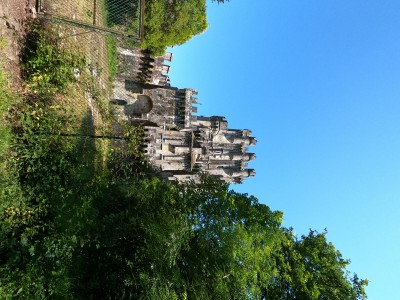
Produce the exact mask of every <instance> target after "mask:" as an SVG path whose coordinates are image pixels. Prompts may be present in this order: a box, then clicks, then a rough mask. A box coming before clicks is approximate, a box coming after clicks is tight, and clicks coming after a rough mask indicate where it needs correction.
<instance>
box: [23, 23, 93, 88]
mask: <svg viewBox="0 0 400 300" xmlns="http://www.w3.org/2000/svg"><path fill="white" fill-rule="evenodd" d="M24 45H25V47H24V49H23V52H22V53H23V54H22V61H23V67H24V73H25V76H26V81H27V82H28V87H29V88H30V90H31V91H32V92H34V93H36V94H41V95H42V96H45V95H49V94H54V93H61V92H63V91H64V89H65V88H66V86H67V84H68V83H69V82H72V81H74V80H75V73H74V72H80V70H83V68H84V65H85V61H84V59H83V58H82V57H80V56H78V55H76V53H75V52H74V51H72V50H69V49H67V48H63V47H62V41H61V40H60V39H58V38H57V33H56V32H51V31H49V30H43V28H42V27H41V26H40V24H38V23H34V22H32V23H30V30H29V33H28V34H27V36H26V41H25V43H24Z"/></svg>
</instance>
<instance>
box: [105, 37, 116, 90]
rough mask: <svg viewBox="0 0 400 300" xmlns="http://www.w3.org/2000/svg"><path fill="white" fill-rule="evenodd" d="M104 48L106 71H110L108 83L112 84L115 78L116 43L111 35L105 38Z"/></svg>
mask: <svg viewBox="0 0 400 300" xmlns="http://www.w3.org/2000/svg"><path fill="white" fill-rule="evenodd" d="M106 46H107V54H108V69H109V71H110V77H109V82H114V80H115V77H116V76H117V57H118V53H117V42H116V41H115V39H114V37H112V36H111V35H107V36H106Z"/></svg>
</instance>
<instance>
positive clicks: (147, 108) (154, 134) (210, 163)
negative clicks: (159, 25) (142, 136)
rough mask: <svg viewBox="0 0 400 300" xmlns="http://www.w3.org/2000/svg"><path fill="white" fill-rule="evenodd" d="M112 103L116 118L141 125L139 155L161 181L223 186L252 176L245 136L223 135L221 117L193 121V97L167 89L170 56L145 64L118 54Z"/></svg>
mask: <svg viewBox="0 0 400 300" xmlns="http://www.w3.org/2000/svg"><path fill="white" fill-rule="evenodd" d="M118 52H119V66H118V69H119V70H118V74H119V75H118V76H117V78H116V80H115V82H114V89H113V100H112V103H114V104H116V105H117V106H116V110H117V112H118V113H119V115H120V116H121V117H122V118H125V119H127V120H129V121H130V122H131V123H132V124H133V125H137V124H141V125H142V126H143V127H144V128H145V131H146V133H147V143H146V145H145V152H146V155H147V158H148V160H149V161H150V162H151V163H152V165H153V166H154V167H155V168H156V169H157V170H158V172H159V174H160V176H161V177H163V178H165V179H167V180H170V181H173V180H178V181H185V180H195V181H197V180H198V179H199V174H200V173H201V172H206V173H208V174H210V175H211V176H213V177H216V178H219V179H221V180H223V181H225V182H228V183H241V182H242V181H243V179H244V178H247V177H252V176H254V175H255V172H254V170H253V169H247V164H248V162H249V161H251V160H253V159H254V158H255V155H254V154H253V153H248V152H247V151H248V146H252V145H255V144H256V139H255V138H254V137H252V136H251V131H250V130H247V129H244V130H239V129H229V128H228V122H227V121H226V119H225V117H219V116H212V117H202V116H196V115H195V113H197V107H196V104H197V91H196V90H193V89H178V88H176V87H171V85H170V80H169V77H168V72H169V68H170V67H169V66H168V65H165V61H171V60H172V54H170V53H166V54H165V56H163V57H157V58H151V57H150V55H149V54H148V53H147V52H145V51H143V50H137V49H135V50H131V49H123V48H119V49H118Z"/></svg>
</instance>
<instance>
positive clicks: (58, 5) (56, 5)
mask: <svg viewBox="0 0 400 300" xmlns="http://www.w3.org/2000/svg"><path fill="white" fill-rule="evenodd" d="M37 6H38V12H39V15H41V16H42V17H43V18H48V19H51V20H52V21H58V22H63V23H69V24H72V25H74V26H76V27H78V26H79V27H82V28H86V29H91V30H97V31H102V32H106V33H113V34H116V35H121V36H125V37H129V38H134V39H137V40H141V39H142V38H143V27H144V22H143V18H144V0H68V1H65V0H38V5H37Z"/></svg>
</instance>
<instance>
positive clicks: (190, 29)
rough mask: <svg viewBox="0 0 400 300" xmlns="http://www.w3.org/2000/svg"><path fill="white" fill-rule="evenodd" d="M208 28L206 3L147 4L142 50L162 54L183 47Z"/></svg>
mask: <svg viewBox="0 0 400 300" xmlns="http://www.w3.org/2000/svg"><path fill="white" fill-rule="evenodd" d="M206 28H207V16H206V3H205V0H174V1H166V0H150V1H147V2H146V10H145V31H144V32H145V37H144V42H143V44H142V47H143V48H148V49H151V50H152V51H153V53H154V55H162V54H163V53H164V51H165V49H166V47H167V46H175V45H181V44H183V43H184V42H186V41H188V40H189V39H190V38H192V36H194V35H197V34H200V33H202V32H203V31H204V30H206Z"/></svg>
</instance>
